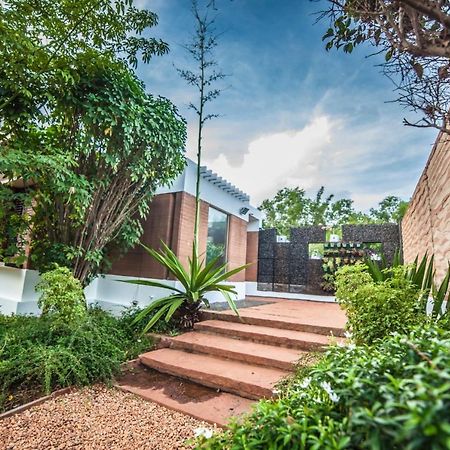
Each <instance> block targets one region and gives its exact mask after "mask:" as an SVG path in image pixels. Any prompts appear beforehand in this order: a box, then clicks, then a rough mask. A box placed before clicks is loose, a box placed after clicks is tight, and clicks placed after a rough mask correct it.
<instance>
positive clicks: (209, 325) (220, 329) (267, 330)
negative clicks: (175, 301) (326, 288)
mask: <svg viewBox="0 0 450 450" xmlns="http://www.w3.org/2000/svg"><path fill="white" fill-rule="evenodd" d="M194 329H195V330H196V331H201V332H205V333H214V334H221V335H226V336H230V337H233V338H235V339H246V340H251V341H254V342H259V343H263V344H270V345H280V346H282V347H287V348H296V349H301V350H323V348H324V347H325V346H327V345H329V344H330V343H332V342H333V340H335V341H338V342H342V341H343V339H342V338H334V337H332V336H324V335H323V334H315V333H307V332H304V331H295V330H283V329H278V328H272V327H264V326H258V325H246V324H244V323H236V322H226V321H223V320H205V321H203V322H198V323H196V324H195V326H194Z"/></svg>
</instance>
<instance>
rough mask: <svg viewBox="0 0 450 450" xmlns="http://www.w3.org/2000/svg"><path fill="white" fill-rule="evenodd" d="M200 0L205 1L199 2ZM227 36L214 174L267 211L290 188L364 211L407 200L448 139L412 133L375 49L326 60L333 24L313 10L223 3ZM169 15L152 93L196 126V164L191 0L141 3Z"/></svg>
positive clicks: (148, 78) (209, 131)
mask: <svg viewBox="0 0 450 450" xmlns="http://www.w3.org/2000/svg"><path fill="white" fill-rule="evenodd" d="M200 1H201V0H200ZM216 3H217V5H218V7H219V11H218V12H217V13H218V16H217V19H216V27H217V30H218V31H220V32H224V33H223V35H222V36H221V38H220V42H219V46H218V47H217V49H216V59H217V61H218V63H219V65H220V67H221V68H222V70H223V71H224V72H225V73H227V74H229V75H230V76H229V77H228V78H227V79H226V80H225V81H224V82H223V83H222V86H223V87H225V88H226V89H225V90H224V91H223V92H222V95H221V97H220V98H219V99H217V100H216V101H215V102H214V103H211V106H210V112H213V113H218V114H221V117H220V118H218V119H215V120H213V121H211V122H208V123H207V125H206V129H205V138H204V139H205V140H204V158H203V162H204V164H206V165H208V166H209V167H210V168H211V169H213V170H215V171H216V172H218V173H219V174H220V175H222V176H224V177H225V178H227V179H228V180H229V181H231V182H232V183H234V184H236V185H237V186H238V187H239V188H241V189H243V190H244V191H246V192H247V193H249V194H250V195H251V197H252V202H253V203H254V204H255V205H259V204H260V202H261V201H262V200H263V199H264V198H267V197H271V196H273V195H274V194H275V192H276V191H277V190H278V189H280V188H282V187H284V186H300V187H302V188H305V189H306V190H307V191H308V192H310V193H314V192H315V191H316V190H317V189H318V188H319V187H320V186H321V185H324V186H325V187H326V189H327V192H333V193H335V194H337V196H338V197H343V196H345V197H350V198H352V199H353V200H354V201H355V206H356V207H357V208H359V209H364V210H366V209H368V208H370V207H373V206H376V204H377V203H378V201H380V200H381V199H382V198H383V197H385V196H386V195H390V194H392V195H398V196H400V197H403V198H405V199H408V198H409V197H410V196H411V194H412V192H413V190H414V187H415V185H416V183H417V180H418V178H419V176H420V174H421V172H422V169H423V166H424V164H425V162H426V159H427V157H428V154H429V152H430V150H431V147H432V144H433V142H434V139H435V137H436V135H437V132H435V131H434V130H422V129H414V128H409V127H404V126H403V125H402V119H403V117H405V116H408V115H409V114H410V113H409V112H408V111H404V110H403V109H402V108H401V106H400V105H398V104H396V103H386V102H388V101H389V100H392V99H394V98H395V94H394V93H393V91H392V89H393V86H392V84H391V82H390V81H389V80H388V79H386V78H384V77H383V75H382V74H380V69H379V68H378V67H376V64H377V62H378V61H379V60H378V59H377V58H376V57H371V58H367V55H369V54H370V53H371V52H372V51H373V49H372V48H371V47H369V46H364V47H361V48H358V49H357V50H356V51H354V53H353V54H351V55H346V54H344V53H343V52H339V51H336V50H332V51H330V52H326V51H325V49H324V44H323V42H322V40H321V38H322V35H323V34H324V32H325V31H326V29H327V25H326V24H325V23H319V24H315V16H314V12H316V11H318V10H320V8H321V6H323V5H324V3H323V2H322V3H321V2H319V3H316V2H310V1H309V0H281V1H280V0H233V1H230V0H216ZM137 4H138V6H140V7H145V8H148V9H150V10H152V11H154V12H156V13H157V14H158V15H159V25H158V26H157V27H156V28H154V29H152V30H151V34H152V35H153V36H156V37H160V38H162V39H164V40H165V41H166V42H168V43H169V45H170V48H171V51H170V53H169V54H168V55H166V56H163V57H155V58H154V59H153V60H152V61H151V62H150V64H148V65H140V66H139V68H138V74H139V76H140V77H141V78H142V79H143V80H144V81H145V83H146V86H147V90H148V91H149V92H151V93H153V94H157V95H163V96H165V97H167V98H169V99H170V100H172V101H173V102H174V103H175V104H176V105H177V106H178V108H179V110H180V112H181V114H182V115H183V116H184V117H185V118H186V120H187V122H188V134H189V137H188V143H187V152H188V156H190V157H192V158H193V157H194V156H195V151H194V148H195V131H196V123H195V119H196V118H195V115H194V113H193V112H192V111H190V110H189V109H188V108H187V105H188V104H189V102H190V101H195V100H196V99H197V94H196V92H195V90H194V89H193V88H191V87H189V86H187V85H186V83H185V82H184V80H182V79H181V78H180V77H179V76H178V74H177V72H176V70H175V67H174V66H176V67H181V68H186V67H190V66H191V61H190V59H189V57H188V55H187V54H186V51H185V50H184V49H183V48H182V45H183V44H186V43H187V42H189V40H190V36H191V34H192V31H193V28H194V20H193V17H192V15H191V13H190V0H139V1H138V3H137Z"/></svg>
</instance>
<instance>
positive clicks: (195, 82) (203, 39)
mask: <svg viewBox="0 0 450 450" xmlns="http://www.w3.org/2000/svg"><path fill="white" fill-rule="evenodd" d="M212 9H215V5H214V3H213V2H208V3H207V4H206V6H205V8H204V11H203V12H202V11H201V8H200V6H199V4H198V1H197V0H192V14H193V16H194V19H195V33H194V35H193V37H192V41H191V42H190V43H189V44H187V45H186V46H185V49H186V50H187V52H188V53H189V55H190V56H191V58H192V59H193V61H194V63H195V65H196V68H195V69H194V70H190V69H178V73H179V74H180V76H181V78H183V79H184V80H185V81H186V82H187V83H188V84H189V85H191V86H194V87H195V88H196V89H197V92H198V101H197V102H192V103H190V104H189V108H190V109H192V110H193V111H195V113H196V115H197V179H196V189H195V224H194V249H196V250H198V247H199V222H200V183H201V176H200V171H201V163H202V149H203V129H204V126H205V124H206V122H207V121H208V120H211V119H213V118H216V117H219V115H218V114H216V113H211V112H208V111H207V105H208V104H209V103H210V102H212V101H213V100H214V99H216V98H217V97H218V96H219V95H220V93H221V89H219V88H217V87H216V86H217V81H219V80H223V79H224V78H225V74H224V73H223V72H222V71H221V70H217V61H216V60H215V58H214V49H215V48H216V47H217V45H218V34H217V33H216V30H215V17H214V16H212V15H211V14H212V12H211V11H212Z"/></svg>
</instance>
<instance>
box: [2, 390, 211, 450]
mask: <svg viewBox="0 0 450 450" xmlns="http://www.w3.org/2000/svg"><path fill="white" fill-rule="evenodd" d="M199 428H208V429H209V428H211V426H210V425H208V424H206V423H204V422H201V421H198V420H196V419H193V418H192V417H189V416H186V415H184V414H180V413H178V412H174V411H171V410H168V409H166V408H164V407H161V406H159V405H157V404H155V403H151V402H148V401H144V400H142V399H140V398H138V397H136V396H134V395H132V394H127V393H124V392H121V391H118V390H116V389H114V388H107V387H105V386H104V385H95V386H93V387H91V388H83V389H76V390H74V391H72V392H69V393H66V394H64V395H61V396H59V397H57V398H50V399H48V400H47V401H45V402H44V403H42V404H39V405H36V406H33V407H31V408H30V409H27V410H26V411H24V412H21V413H19V414H15V415H13V416H11V417H8V418H5V419H3V420H2V426H1V427H0V442H2V445H4V446H5V448H11V449H20V450H28V449H29V450H31V449H33V450H34V449H37V448H39V449H40V450H45V449H55V448H89V449H92V450H102V449H108V450H115V449H120V450H122V449H124V448H126V449H128V448H130V449H131V448H145V449H155V450H166V449H167V450H173V449H189V448H192V446H191V445H190V444H189V443H186V441H187V440H189V439H192V438H193V437H194V434H195V432H196V430H197V429H199Z"/></svg>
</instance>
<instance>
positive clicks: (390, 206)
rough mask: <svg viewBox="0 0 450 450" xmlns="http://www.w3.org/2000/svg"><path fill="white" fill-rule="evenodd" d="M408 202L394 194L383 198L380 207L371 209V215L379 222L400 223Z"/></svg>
mask: <svg viewBox="0 0 450 450" xmlns="http://www.w3.org/2000/svg"><path fill="white" fill-rule="evenodd" d="M408 204H409V203H408V202H406V201H404V200H402V199H401V198H399V197H396V196H394V195H389V196H388V197H386V198H384V199H383V200H381V202H380V203H379V204H378V208H377V209H374V208H371V209H370V216H371V217H372V218H373V220H374V221H375V222H377V223H399V222H401V220H402V219H403V216H404V215H405V213H406V210H407V209H408Z"/></svg>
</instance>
